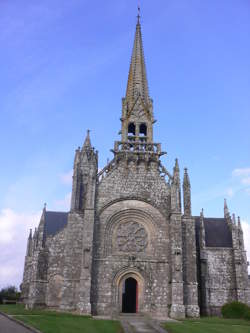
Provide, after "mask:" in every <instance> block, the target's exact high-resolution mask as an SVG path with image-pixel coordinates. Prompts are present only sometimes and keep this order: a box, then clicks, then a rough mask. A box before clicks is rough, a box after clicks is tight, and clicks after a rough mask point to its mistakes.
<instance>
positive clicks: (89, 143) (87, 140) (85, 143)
mask: <svg viewBox="0 0 250 333" xmlns="http://www.w3.org/2000/svg"><path fill="white" fill-rule="evenodd" d="M89 133H90V130H87V135H86V138H85V141H84V144H83V148H91V141H90V135H89Z"/></svg>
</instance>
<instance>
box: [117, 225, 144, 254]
mask: <svg viewBox="0 0 250 333" xmlns="http://www.w3.org/2000/svg"><path fill="white" fill-rule="evenodd" d="M147 245H148V235H147V232H146V230H145V229H144V227H143V226H142V225H141V224H139V223H137V222H125V223H121V224H120V225H119V226H118V228H117V246H118V249H119V251H122V252H142V251H143V250H144V249H145V248H146V247H147Z"/></svg>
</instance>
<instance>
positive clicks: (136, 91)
mask: <svg viewBox="0 0 250 333" xmlns="http://www.w3.org/2000/svg"><path fill="white" fill-rule="evenodd" d="M154 123H155V119H154V115H153V100H152V99H151V98H150V96H149V89H148V81H147V73H146V65H145V58H144V52H143V43H142V33H141V23H140V15H139V13H138V16H137V24H136V31H135V38H134V44H133V50H132V56H131V61H130V67H129V74H128V82H127V89H126V95H125V97H124V98H123V99H122V117H121V132H120V134H121V141H116V142H115V146H114V150H113V152H114V154H115V156H118V155H119V153H120V152H126V153H128V152H131V153H137V155H138V153H140V155H141V153H143V152H145V153H147V154H150V155H151V157H154V159H156V160H159V157H160V156H161V155H163V154H164V153H162V152H161V145H160V144H159V143H154V139H153V124H154ZM141 157H142V155H141Z"/></svg>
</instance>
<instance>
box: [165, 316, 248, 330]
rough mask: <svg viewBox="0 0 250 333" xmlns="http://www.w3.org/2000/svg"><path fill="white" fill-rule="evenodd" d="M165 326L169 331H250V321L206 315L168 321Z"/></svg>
mask: <svg viewBox="0 0 250 333" xmlns="http://www.w3.org/2000/svg"><path fill="white" fill-rule="evenodd" d="M164 328H166V329H167V331H168V333H250V321H246V320H241V319H222V318H217V317H206V318H200V319H196V320H192V319H187V320H182V321H180V322H178V323H174V322H167V323H165V324H164Z"/></svg>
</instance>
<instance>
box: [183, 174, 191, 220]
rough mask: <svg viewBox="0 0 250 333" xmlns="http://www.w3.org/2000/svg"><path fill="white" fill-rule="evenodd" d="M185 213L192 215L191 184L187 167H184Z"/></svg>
mask: <svg viewBox="0 0 250 333" xmlns="http://www.w3.org/2000/svg"><path fill="white" fill-rule="evenodd" d="M183 203H184V215H191V186H190V180H189V176H188V171H187V168H185V169H184V178H183Z"/></svg>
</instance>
